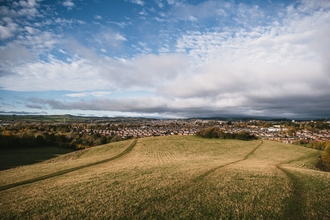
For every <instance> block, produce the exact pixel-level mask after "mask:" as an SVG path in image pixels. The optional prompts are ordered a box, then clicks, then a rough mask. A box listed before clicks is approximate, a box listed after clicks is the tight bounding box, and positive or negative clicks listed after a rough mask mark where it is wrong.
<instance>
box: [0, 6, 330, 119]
mask: <svg viewBox="0 0 330 220" xmlns="http://www.w3.org/2000/svg"><path fill="white" fill-rule="evenodd" d="M329 36H330V1H329V0H313V1H310V0H268V1H267V0H217V1H215V0H111V1H106V0H90V1H82V0H54V1H50V0H44V1H41V0H0V114H48V115H52V114H73V115H82V116H91V115H93V116H109V117H114V116H129V117H136V116H139V117H161V118H190V117H273V118H291V119H303V118H329V117H330V38H329Z"/></svg>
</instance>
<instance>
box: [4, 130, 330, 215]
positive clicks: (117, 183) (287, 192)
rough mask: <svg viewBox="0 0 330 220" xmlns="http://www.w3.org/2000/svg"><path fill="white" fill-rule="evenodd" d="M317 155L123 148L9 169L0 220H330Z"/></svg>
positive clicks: (160, 144) (141, 144)
mask: <svg viewBox="0 0 330 220" xmlns="http://www.w3.org/2000/svg"><path fill="white" fill-rule="evenodd" d="M125 150H126V151H125ZM117 155H119V156H117ZM318 155H319V151H316V150H312V149H307V148H302V147H299V146H293V145H285V144H281V143H277V142H270V141H261V140H256V141H249V142H246V141H237V140H220V139H202V138H199V137H195V136H173V137H157V138H144V139H139V140H138V141H137V142H135V141H134V140H129V141H122V142H117V143H112V144H107V145H103V146H99V147H95V148H91V149H87V150H84V151H78V152H73V153H69V154H66V155H64V156H60V157H57V158H55V159H52V160H48V161H45V162H44V163H38V164H35V165H30V166H24V167H20V168H16V169H10V170H6V171H1V172H0V197H1V201H0V206H1V209H0V216H1V218H2V219H83V218H84V219H85V218H93V219H330V196H329V195H330V173H325V172H320V171H317V170H314V168H313V166H314V164H315V162H316V160H317V157H318Z"/></svg>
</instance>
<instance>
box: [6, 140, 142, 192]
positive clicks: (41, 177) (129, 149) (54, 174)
mask: <svg viewBox="0 0 330 220" xmlns="http://www.w3.org/2000/svg"><path fill="white" fill-rule="evenodd" d="M137 141H138V139H135V140H134V141H133V143H131V145H129V146H128V148H126V149H125V150H124V151H123V152H121V153H120V154H117V155H116V156H113V157H111V158H108V159H105V160H101V161H98V162H95V163H90V164H86V165H82V166H79V167H74V168H71V169H66V170H62V171H59V172H56V173H51V174H48V175H44V176H40V177H36V178H33V179H29V180H24V181H21V182H16V183H12V184H8V185H4V186H0V191H3V190H7V189H11V188H14V187H17V186H22V185H26V184H30V183H35V182H38V181H41V180H46V179H49V178H53V177H57V176H60V175H64V174H67V173H71V172H73V171H77V170H81V169H84V168H88V167H92V166H96V165H99V164H103V163H107V162H110V161H112V160H115V159H118V158H120V157H122V156H124V155H125V154H127V153H129V152H130V151H131V150H132V149H133V147H134V146H135V145H136V143H137Z"/></svg>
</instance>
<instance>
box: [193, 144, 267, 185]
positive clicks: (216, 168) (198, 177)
mask: <svg viewBox="0 0 330 220" xmlns="http://www.w3.org/2000/svg"><path fill="white" fill-rule="evenodd" d="M262 144H263V141H261V143H260V144H259V145H258V146H256V147H255V148H254V149H253V150H252V151H251V152H250V153H248V154H247V155H246V156H245V157H244V158H243V159H240V160H235V161H233V162H230V163H226V164H223V165H221V166H218V167H215V168H213V169H210V170H207V171H206V172H204V173H202V174H200V175H199V176H197V177H196V178H195V179H193V182H197V181H199V180H201V179H203V178H205V177H206V176H208V175H210V174H211V173H213V172H215V171H216V170H218V169H220V168H223V167H226V166H229V165H232V164H235V163H239V162H242V161H244V160H246V159H248V158H249V156H251V155H252V154H253V153H254V152H255V151H256V150H257V149H258V148H259V147H260V146H261V145H262Z"/></svg>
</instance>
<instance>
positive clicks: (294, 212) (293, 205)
mask: <svg viewBox="0 0 330 220" xmlns="http://www.w3.org/2000/svg"><path fill="white" fill-rule="evenodd" d="M276 168H277V169H279V170H281V171H282V172H283V173H284V174H285V176H286V177H287V178H288V179H289V181H290V183H291V189H292V192H291V195H290V197H289V198H287V199H286V200H285V201H284V203H285V207H284V216H283V217H284V219H297V220H300V219H306V218H305V215H304V211H305V210H306V209H305V208H306V197H305V195H304V192H303V184H302V183H301V182H300V180H299V178H298V177H296V176H295V175H294V174H293V173H291V172H289V171H288V170H286V169H284V168H282V167H281V166H280V165H276Z"/></svg>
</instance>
